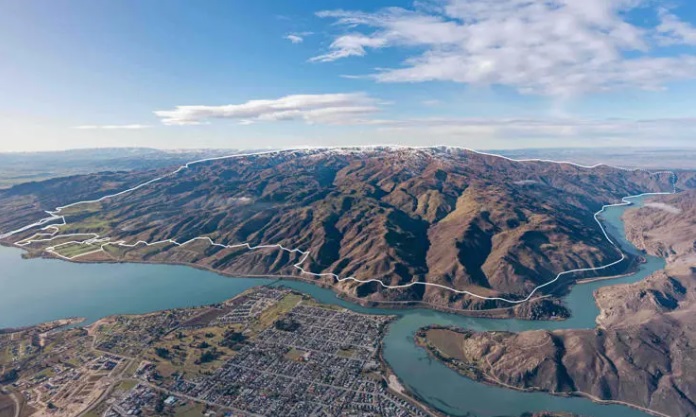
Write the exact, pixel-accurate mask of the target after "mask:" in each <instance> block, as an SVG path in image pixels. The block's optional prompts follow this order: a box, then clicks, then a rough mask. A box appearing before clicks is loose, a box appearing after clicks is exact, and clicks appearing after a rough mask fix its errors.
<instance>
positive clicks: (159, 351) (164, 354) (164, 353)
mask: <svg viewBox="0 0 696 417" xmlns="http://www.w3.org/2000/svg"><path fill="white" fill-rule="evenodd" d="M155 354H156V355H157V356H159V357H160V358H162V359H169V349H167V348H163V347H158V348H155Z"/></svg>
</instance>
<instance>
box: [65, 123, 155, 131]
mask: <svg viewBox="0 0 696 417" xmlns="http://www.w3.org/2000/svg"><path fill="white" fill-rule="evenodd" d="M150 127H152V126H149V125H140V124H130V125H81V126H75V129H83V130H92V129H104V130H116V129H124V130H139V129H148V128H150Z"/></svg>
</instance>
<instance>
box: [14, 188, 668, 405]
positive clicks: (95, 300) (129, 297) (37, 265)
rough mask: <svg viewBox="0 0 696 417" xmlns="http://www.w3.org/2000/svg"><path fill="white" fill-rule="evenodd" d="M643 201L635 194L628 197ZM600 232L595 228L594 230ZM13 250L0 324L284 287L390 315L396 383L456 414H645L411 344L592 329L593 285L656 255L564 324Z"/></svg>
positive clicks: (613, 216) (387, 349)
mask: <svg viewBox="0 0 696 417" xmlns="http://www.w3.org/2000/svg"><path fill="white" fill-rule="evenodd" d="M633 201H634V203H636V204H640V203H642V198H635V199H633ZM625 209H626V207H610V208H608V209H607V210H606V211H605V212H604V213H603V215H602V219H603V222H604V224H605V226H606V228H607V230H608V231H609V233H610V234H611V235H612V237H614V238H615V239H616V240H617V241H618V242H619V244H620V245H621V246H622V247H623V248H624V249H625V250H630V251H636V249H635V248H634V247H633V246H632V245H631V244H630V243H629V242H628V241H627V240H626V238H625V234H624V232H623V230H624V229H623V223H622V221H621V214H622V213H623V211H624V210H625ZM598 232H599V231H598ZM22 253H23V251H22V250H20V249H16V248H8V247H0V328H2V327H16V326H24V325H30V324H35V323H39V322H43V321H49V320H54V319H59V318H65V317H74V316H79V317H85V318H86V320H87V322H88V323H89V322H93V321H95V320H97V319H99V318H101V317H104V316H108V315H112V314H122V313H131V314H132V313H145V312H151V311H157V310H162V309H169V308H175V307H187V306H196V305H204V304H211V303H216V302H220V301H223V300H225V299H228V298H230V297H233V296H235V295H236V294H239V293H240V292H242V291H244V290H246V289H248V288H251V287H253V286H256V285H269V284H270V285H284V286H287V287H291V288H294V289H296V290H299V291H301V292H304V293H307V294H310V295H312V296H313V297H315V298H316V299H318V300H319V301H321V302H324V303H330V304H338V305H341V306H344V307H346V308H349V309H351V310H355V311H358V312H363V313H370V314H397V315H398V316H399V317H398V319H397V320H396V321H394V322H393V323H392V324H391V325H390V326H389V329H388V331H387V334H386V335H385V339H384V358H385V360H386V361H387V362H388V363H389V365H390V366H391V367H392V369H393V370H394V372H395V373H396V374H397V375H398V376H399V378H401V380H402V382H403V383H404V385H405V386H407V387H408V388H409V389H410V390H412V391H413V392H415V393H416V394H417V395H418V396H419V397H420V398H421V399H423V400H424V401H425V402H427V403H428V404H430V405H431V406H433V407H435V408H437V409H440V410H441V411H444V412H445V413H448V414H451V415H456V416H480V417H494V416H501V415H507V416H519V415H520V414H521V413H522V412H536V411H565V412H572V413H576V414H580V415H585V416H594V417H615V416H625V417H638V416H640V417H645V416H646V415H647V414H645V413H643V412H640V411H637V410H634V409H631V408H629V407H624V406H620V405H600V404H596V403H593V402H591V401H590V400H587V399H584V398H566V397H557V396H552V395H548V394H544V393H523V392H518V391H514V390H510V389H505V388H498V387H492V386H488V385H485V384H480V383H477V382H474V381H472V380H469V379H467V378H465V377H462V376H460V375H459V374H457V373H456V372H454V371H453V370H451V369H449V368H447V367H446V366H445V365H443V364H442V363H440V362H438V361H434V360H432V359H431V358H430V357H428V355H427V353H426V352H425V350H423V349H421V348H419V347H417V346H416V345H415V343H414V342H413V335H414V333H415V331H416V330H417V329H418V328H420V327H423V326H427V325H430V324H440V325H455V326H459V327H463V328H468V329H473V330H510V331H524V330H534V329H567V328H592V327H594V324H595V323H594V321H595V318H596V316H597V314H598V309H597V307H596V305H595V303H594V299H593V297H592V293H593V291H594V290H595V289H597V288H599V287H602V286H606V285H614V284H617V283H628V282H636V281H639V280H642V279H643V278H645V277H646V276H648V275H649V274H651V273H652V272H654V271H657V270H659V269H662V268H663V267H664V261H663V260H662V259H659V258H656V257H652V256H648V257H647V262H646V263H645V264H642V265H640V268H639V270H638V271H637V272H636V273H635V274H633V275H630V276H626V277H621V278H617V279H613V280H605V281H596V282H593V283H588V284H582V285H577V286H575V287H574V288H573V290H572V291H571V293H570V294H569V295H568V296H567V297H566V299H565V302H566V303H567V305H568V306H569V307H570V308H571V310H572V313H573V316H572V317H571V318H570V319H569V320H566V321H562V322H558V321H552V322H547V321H526V320H514V319H510V320H498V319H479V318H470V317H464V316H459V315H455V314H449V313H442V312H436V311H432V310H427V309H408V310H383V309H376V308H368V307H362V306H359V305H356V304H353V303H350V302H348V301H344V300H341V299H339V298H337V297H336V296H335V294H334V293H333V292H331V291H330V290H327V289H323V288H319V287H317V286H314V285H311V284H308V283H303V282H297V281H281V282H279V281H274V280H270V279H260V278H223V277H221V276H219V275H217V274H214V273H212V272H206V271H201V270H197V269H194V268H189V267H185V266H173V265H151V264H77V263H69V262H64V261H60V260H54V259H29V260H25V259H22V258H21V254H22Z"/></svg>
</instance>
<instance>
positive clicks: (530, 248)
mask: <svg viewBox="0 0 696 417" xmlns="http://www.w3.org/2000/svg"><path fill="white" fill-rule="evenodd" d="M670 180H671V177H670V175H669V174H658V175H651V174H649V173H647V172H645V171H626V170H620V169H616V168H611V167H607V166H599V167H594V168H585V167H579V166H575V165H571V164H556V163H549V162H524V163H521V162H515V161H511V160H508V159H505V158H501V157H497V156H492V155H486V154H479V153H475V152H471V151H467V150H460V149H451V148H429V149H393V148H373V149H339V150H325V149H324V150H304V151H281V152H272V153H267V154H260V155H251V156H244V157H238V158H228V159H221V160H214V161H209V162H205V163H199V164H195V165H191V166H190V168H189V169H184V170H181V171H179V172H178V173H176V174H174V175H170V176H166V177H164V178H163V179H161V180H160V181H157V182H155V183H153V184H150V185H148V186H145V187H142V188H139V189H137V190H134V191H132V192H129V193H126V194H123V195H119V196H117V197H113V198H109V199H105V200H104V201H102V202H100V203H92V204H83V205H78V206H73V207H70V208H68V209H65V210H64V211H62V212H61V213H60V214H63V215H65V216H66V219H67V223H68V224H67V225H66V226H63V227H61V228H60V233H61V234H63V233H78V232H79V233H86V232H90V233H96V234H98V235H99V236H107V237H108V238H110V240H111V241H124V242H126V243H128V244H134V243H135V242H137V241H140V240H142V241H146V242H154V241H162V240H167V239H174V240H176V241H177V242H184V241H187V240H189V239H192V238H194V237H198V236H206V237H210V238H211V239H212V240H213V241H215V242H217V243H222V244H236V243H242V242H247V243H249V244H250V245H252V246H254V245H266V244H280V245H283V246H284V247H286V248H299V249H302V250H304V251H307V252H308V255H307V256H306V257H305V256H303V255H302V253H299V252H294V253H291V252H288V251H280V250H277V248H266V249H260V250H254V251H250V250H248V249H247V248H246V247H239V248H235V249H229V248H221V247H215V246H211V245H209V244H208V243H206V242H203V241H196V242H194V243H191V244H189V245H187V246H184V247H177V246H176V245H174V244H171V243H169V244H167V243H165V244H161V245H158V246H154V247H146V246H144V245H139V246H136V247H134V248H132V249H126V248H123V247H117V246H108V247H107V248H106V253H104V254H93V255H89V256H87V257H85V258H81V259H84V260H109V259H118V260H145V261H153V262H176V263H189V264H194V265H197V266H201V267H206V268H212V269H215V270H218V271H221V272H224V273H227V274H263V275H267V274H284V275H293V276H298V277H302V278H306V279H311V280H315V281H319V282H320V283H322V284H327V285H333V286H334V287H335V288H336V290H337V291H339V292H341V293H344V294H346V295H349V296H353V297H357V298H360V299H362V300H364V301H377V302H379V301H424V302H427V303H430V304H433V305H437V306H448V307H453V308H472V309H481V308H493V307H507V306H509V304H507V303H504V302H500V301H486V300H481V299H479V298H475V297H471V296H469V295H463V294H457V293H455V292H452V291H448V290H447V289H443V288H439V287H435V286H423V285H411V284H413V283H429V284H439V285H441V286H444V287H452V288H456V289H458V290H466V291H471V292H472V293H475V294H477V295H481V296H485V297H496V296H498V297H501V296H502V297H506V298H510V299H521V298H524V297H525V296H526V295H528V294H529V293H530V292H531V291H532V290H533V289H534V288H535V287H537V286H539V285H541V284H543V283H546V282H548V281H549V280H552V279H553V278H554V277H555V276H556V275H557V274H558V273H559V272H561V271H565V270H569V269H574V268H585V267H593V266H600V265H603V264H607V263H610V262H612V261H615V260H616V259H618V258H619V254H618V253H617V251H616V250H615V248H613V247H612V246H611V245H610V244H609V243H608V242H607V241H606V240H605V239H604V237H603V235H602V234H601V231H600V229H599V226H598V225H597V223H596V222H595V220H594V218H593V214H594V213H595V212H596V211H597V210H599V209H600V208H601V206H602V205H603V204H605V203H608V202H612V203H614V202H618V201H619V200H620V198H621V197H623V196H626V195H632V194H638V193H642V192H658V191H670V190H671V189H672V186H671V181H670ZM10 191H12V190H10ZM12 199H13V197H12V196H11V195H10V196H9V197H8V194H7V193H0V204H3V205H7V204H11V202H12V201H13V200H12ZM48 208H50V207H48ZM29 235H30V233H25V234H23V235H21V236H13V238H12V240H13V241H16V240H19V239H20V238H26V237H29ZM57 241H60V240H57ZM54 243H55V242H54ZM46 246H47V245H46V244H44V245H43V246H42V245H41V244H38V243H37V244H32V245H28V246H27V247H28V248H31V249H34V250H41V249H42V248H45V247H46ZM300 261H301V267H302V268H303V269H305V270H306V271H311V272H314V273H325V274H326V273H333V274H336V275H337V276H338V277H341V278H346V277H355V278H356V279H358V280H362V281H364V280H370V279H372V280H375V281H372V282H369V283H359V282H356V281H355V280H345V281H342V282H336V279H335V278H334V277H332V276H329V275H324V276H321V277H312V276H310V275H307V274H302V272H301V271H300V269H298V268H295V267H294V265H295V264H296V263H298V262H300ZM621 267H622V268H625V267H626V265H622V266H621ZM609 272H611V271H609ZM568 278H571V277H568ZM377 281H379V282H377ZM380 282H381V284H380ZM382 284H383V285H390V286H398V285H401V286H406V287H404V288H400V289H385V288H383V285H382ZM559 284H560V285H552V286H547V287H544V288H543V290H542V293H552V294H559V293H561V292H562V291H563V290H564V289H565V288H566V287H567V285H568V284H569V280H565V281H563V282H560V283H559ZM409 285H410V286H409Z"/></svg>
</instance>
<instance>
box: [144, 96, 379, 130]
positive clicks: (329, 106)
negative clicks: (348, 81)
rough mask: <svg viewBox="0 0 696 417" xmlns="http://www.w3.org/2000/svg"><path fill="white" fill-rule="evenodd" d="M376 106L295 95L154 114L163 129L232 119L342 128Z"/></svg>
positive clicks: (363, 100)
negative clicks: (166, 126)
mask: <svg viewBox="0 0 696 417" xmlns="http://www.w3.org/2000/svg"><path fill="white" fill-rule="evenodd" d="M378 104H379V103H378V101H377V100H376V99H374V98H372V97H370V96H368V95H367V94H365V93H338V94H296V95H289V96H285V97H281V98H278V99H271V100H250V101H247V102H246V103H242V104H228V105H223V106H205V105H200V106H177V107H176V108H174V109H173V110H158V111H155V115H157V116H158V117H160V118H161V120H162V123H164V124H165V125H198V124H201V123H206V122H208V121H209V120H211V119H232V120H237V121H239V123H241V124H251V123H254V122H261V121H282V120H303V121H305V122H306V123H310V124H313V123H321V124H331V125H343V124H356V123H360V122H361V121H363V120H364V119H365V117H367V116H368V115H371V114H373V113H375V112H377V111H378V110H379V107H378Z"/></svg>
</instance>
